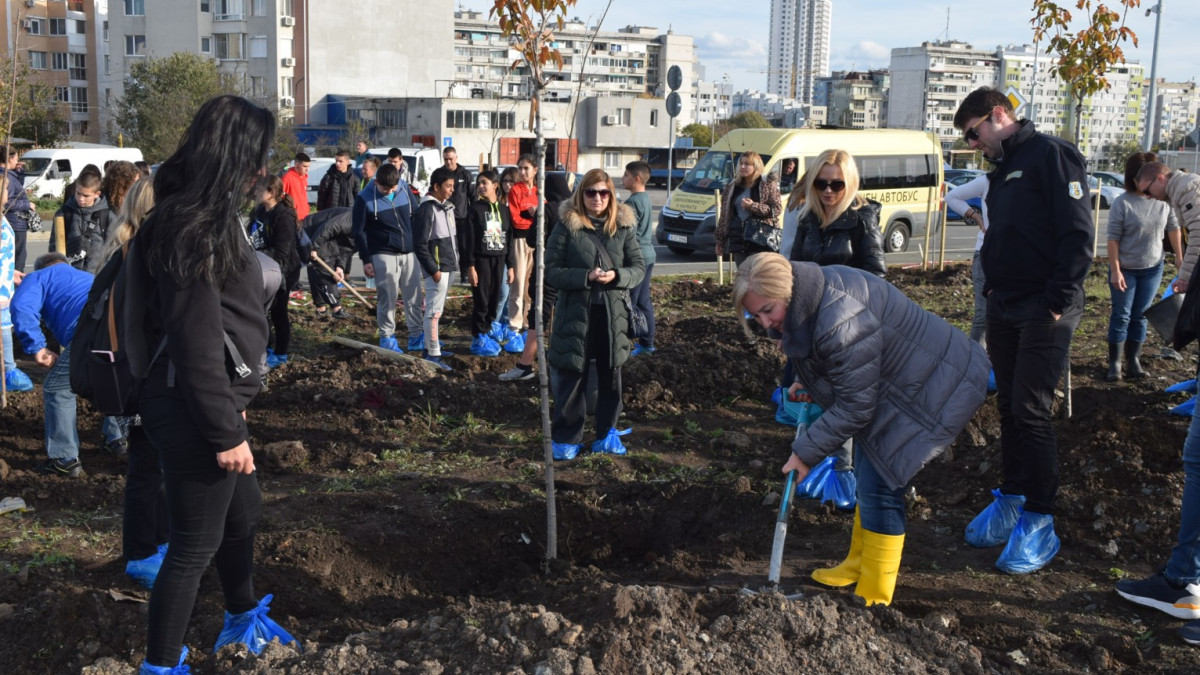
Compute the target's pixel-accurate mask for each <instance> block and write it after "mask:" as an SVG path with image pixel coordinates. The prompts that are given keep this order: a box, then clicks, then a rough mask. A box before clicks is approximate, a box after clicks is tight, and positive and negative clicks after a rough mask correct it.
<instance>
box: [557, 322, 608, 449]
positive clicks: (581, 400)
mask: <svg viewBox="0 0 1200 675" xmlns="http://www.w3.org/2000/svg"><path fill="white" fill-rule="evenodd" d="M590 307H591V315H590V316H589V318H588V334H587V337H586V338H585V340H586V342H585V348H584V364H585V366H584V369H583V372H582V373H577V372H574V371H571V370H564V369H562V368H551V369H550V387H551V388H552V390H553V392H554V415H553V418H552V419H551V420H550V437H551V438H552V439H553V440H554V442H556V443H570V444H573V445H577V444H579V443H581V442H582V441H583V424H584V422H585V421H586V418H587V390H588V368H587V366H586V364H587V362H588V361H590V360H592V359H595V360H596V381H597V383H598V384H599V387H598V391H597V395H596V438H597V439H601V438H604V437H605V436H606V435H607V434H608V430H609V429H612V428H614V427H616V426H617V418H618V417H620V416H621V369H620V368H619V367H617V368H613V367H612V365H611V359H610V354H609V352H610V351H611V350H610V348H609V344H608V330H609V321H608V310H607V309H606V308H605V306H604V305H591V306H590Z"/></svg>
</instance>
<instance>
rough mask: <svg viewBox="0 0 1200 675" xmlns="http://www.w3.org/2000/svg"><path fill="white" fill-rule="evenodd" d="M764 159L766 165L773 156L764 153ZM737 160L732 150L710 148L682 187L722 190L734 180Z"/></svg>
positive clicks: (698, 190)
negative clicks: (724, 150)
mask: <svg viewBox="0 0 1200 675" xmlns="http://www.w3.org/2000/svg"><path fill="white" fill-rule="evenodd" d="M762 159H763V165H764V166H765V165H766V164H768V163H769V162H770V161H771V156H770V155H764V156H763V158H762ZM737 161H738V155H736V154H734V153H732V152H721V151H713V150H709V151H708V152H707V153H706V154H705V155H704V157H702V158H701V159H700V161H699V162H697V163H696V166H695V167H694V168H693V169H692V170H691V171H689V172H688V174H687V176H685V177H684V179H683V184H682V185H681V186H680V187H681V188H683V189H684V190H687V191H689V192H707V193H710V194H711V193H712V192H713V191H714V190H722V189H724V188H725V186H726V184H728V183H729V181H731V180H733V176H734V172H735V171H736V170H737Z"/></svg>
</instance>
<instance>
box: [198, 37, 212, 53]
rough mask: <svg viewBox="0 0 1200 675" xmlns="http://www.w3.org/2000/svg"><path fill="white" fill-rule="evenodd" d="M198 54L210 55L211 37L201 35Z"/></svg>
mask: <svg viewBox="0 0 1200 675" xmlns="http://www.w3.org/2000/svg"><path fill="white" fill-rule="evenodd" d="M200 52H201V53H203V54H211V53H212V36H211V35H203V36H201V37H200Z"/></svg>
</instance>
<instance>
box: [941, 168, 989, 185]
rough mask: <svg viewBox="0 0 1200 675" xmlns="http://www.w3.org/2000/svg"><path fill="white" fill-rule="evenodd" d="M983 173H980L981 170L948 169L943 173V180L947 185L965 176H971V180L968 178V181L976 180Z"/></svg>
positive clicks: (960, 183)
mask: <svg viewBox="0 0 1200 675" xmlns="http://www.w3.org/2000/svg"><path fill="white" fill-rule="evenodd" d="M981 173H983V171H980V170H979V169H946V170H944V171H942V180H943V181H945V182H947V183H950V182H952V181H953V180H955V179H958V178H961V177H963V176H969V178H967V180H971V178H974V177H975V176H978V175H979V174H981ZM963 182H966V181H963ZM954 184H955V185H962V182H959V183H954Z"/></svg>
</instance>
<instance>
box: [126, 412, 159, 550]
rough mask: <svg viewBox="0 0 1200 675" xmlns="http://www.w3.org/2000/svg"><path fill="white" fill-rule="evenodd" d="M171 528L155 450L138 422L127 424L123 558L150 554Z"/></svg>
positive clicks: (156, 548)
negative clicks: (127, 463)
mask: <svg viewBox="0 0 1200 675" xmlns="http://www.w3.org/2000/svg"><path fill="white" fill-rule="evenodd" d="M169 532H170V528H169V527H168V518H167V501H166V492H165V491H164V490H163V474H162V467H161V466H160V465H159V462H158V450H156V449H155V448H154V446H153V445H150V441H149V440H148V439H147V438H146V432H145V431H143V430H142V427H140V426H131V427H129V468H128V469H127V471H126V473H125V514H124V517H123V518H122V521H121V552H122V553H123V554H124V556H125V559H126V560H141V559H143V558H149V557H150V556H152V555H154V554H155V553H156V552H157V551H158V545H159V544H164V543H166V541H167V535H168V533H169Z"/></svg>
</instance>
